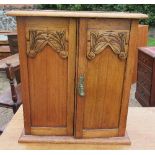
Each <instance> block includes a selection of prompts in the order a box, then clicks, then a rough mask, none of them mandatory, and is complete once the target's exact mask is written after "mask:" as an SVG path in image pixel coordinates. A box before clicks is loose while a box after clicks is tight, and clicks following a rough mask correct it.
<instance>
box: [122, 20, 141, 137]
mask: <svg viewBox="0 0 155 155" xmlns="http://www.w3.org/2000/svg"><path fill="white" fill-rule="evenodd" d="M137 32H138V20H131V30H130V40H129V49H128V59H127V62H126V71H125V75H124V85H123V89H122V90H123V94H122V105H121V111H120V120H119V136H123V135H125V130H126V121H127V114H128V103H129V94H130V88H131V83H132V73H133V67H134V63H135V52H134V51H135V50H136V46H137Z"/></svg>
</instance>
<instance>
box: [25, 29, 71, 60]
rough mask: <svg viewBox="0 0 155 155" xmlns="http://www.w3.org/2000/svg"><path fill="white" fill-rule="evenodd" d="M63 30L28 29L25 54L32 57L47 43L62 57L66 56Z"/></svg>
mask: <svg viewBox="0 0 155 155" xmlns="http://www.w3.org/2000/svg"><path fill="white" fill-rule="evenodd" d="M65 35H66V33H65V31H52V30H29V41H28V49H27V55H28V56H29V57H31V58H34V57H35V56H36V55H37V54H38V53H39V52H41V50H42V49H43V48H44V47H45V46H46V45H47V44H48V45H49V46H51V47H52V48H53V49H54V50H55V51H56V52H57V53H58V54H59V55H60V56H61V57H62V58H67V56H68V52H67V51H66V48H67V46H66V36H65Z"/></svg>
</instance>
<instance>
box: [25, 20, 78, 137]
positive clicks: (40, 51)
mask: <svg viewBox="0 0 155 155" xmlns="http://www.w3.org/2000/svg"><path fill="white" fill-rule="evenodd" d="M29 18H30V17H29ZM32 18H33V17H32ZM32 18H31V19H29V20H28V19H27V29H26V32H27V55H28V70H29V73H28V76H29V91H30V105H31V133H32V134H35V135H37V134H38V135H72V134H73V111H74V77H75V52H76V37H75V35H76V21H75V20H74V19H70V18H67V19H65V20H64V19H61V18H58V19H56V18H55V19H54V18H53V19H51V18H50V19H49V18H45V19H40V18H39V17H34V18H33V20H32ZM40 20H41V21H40ZM39 21H40V24H39V26H38V25H37V29H36V25H34V24H33V22H34V23H37V22H39ZM57 23H59V25H58V24H57ZM61 23H62V24H61ZM47 27H48V28H47ZM73 38H75V39H73ZM69 44H71V45H72V46H69ZM47 131H48V132H47Z"/></svg>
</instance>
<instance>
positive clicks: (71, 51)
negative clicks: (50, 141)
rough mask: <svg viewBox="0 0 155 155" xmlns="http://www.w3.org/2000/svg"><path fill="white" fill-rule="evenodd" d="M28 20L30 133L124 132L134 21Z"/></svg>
mask: <svg viewBox="0 0 155 155" xmlns="http://www.w3.org/2000/svg"><path fill="white" fill-rule="evenodd" d="M19 20H20V19H19ZM21 20H22V19H21ZM23 22H24V23H25V25H23V28H24V30H25V35H26V37H25V38H24V37H23V42H24V45H25V47H26V48H25V51H24V52H26V53H27V54H26V55H25V56H23V58H24V59H25V60H26V61H25V62H26V66H27V69H24V70H22V71H21V74H25V75H27V84H28V86H26V85H25V82H23V86H24V85H25V87H27V90H28V95H27V99H26V101H25V103H24V109H25V111H28V112H25V117H28V119H29V121H25V126H26V127H25V130H26V133H29V134H33V135H57V136H75V137H77V138H82V137H83V138H90V137H111V136H118V131H119V125H120V113H121V107H122V104H123V103H122V96H123V87H124V76H125V71H126V62H127V55H128V41H129V31H130V21H129V20H126V19H96V18H53V17H44V18H42V17H27V18H26V19H24V21H23ZM19 27H20V26H19ZM22 31H23V30H22ZM24 45H23V48H24ZM22 52H23V51H22ZM21 55H22V54H21ZM23 55H24V54H23ZM21 57H22V56H21ZM22 76H24V75H22ZM23 78H24V77H23ZM23 99H24V98H23ZM23 102H24V101H23ZM28 103H29V108H27V107H28V105H27V104H28ZM27 122H29V123H27ZM26 123H27V124H28V125H27V124H26Z"/></svg>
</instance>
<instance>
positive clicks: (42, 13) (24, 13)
mask: <svg viewBox="0 0 155 155" xmlns="http://www.w3.org/2000/svg"><path fill="white" fill-rule="evenodd" d="M7 15H8V16H50V17H87V18H92V17H96V18H129V19H132V18H134V19H143V18H148V16H147V15H146V14H142V13H125V12H103V11H57V10H44V11H43V10H37V11H36V10H33V11H8V12H7Z"/></svg>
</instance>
